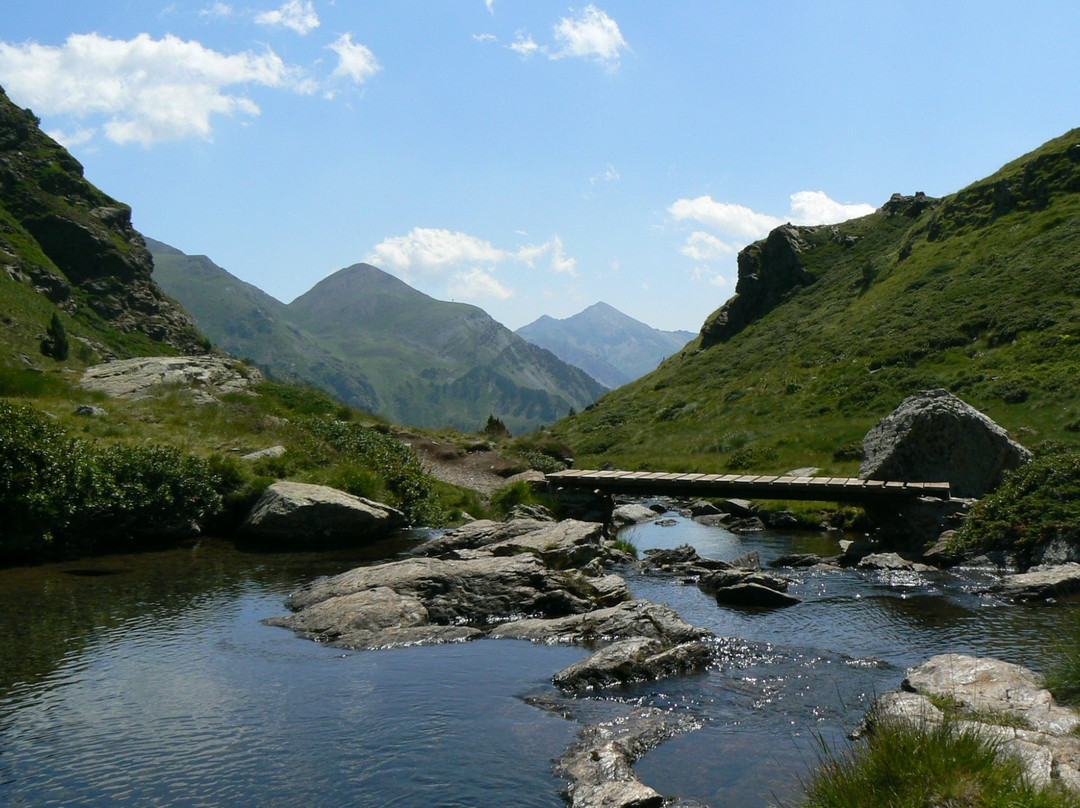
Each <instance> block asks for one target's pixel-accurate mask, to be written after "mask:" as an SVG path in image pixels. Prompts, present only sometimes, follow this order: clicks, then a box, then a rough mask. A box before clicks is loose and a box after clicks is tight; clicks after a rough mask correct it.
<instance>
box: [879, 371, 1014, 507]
mask: <svg viewBox="0 0 1080 808" xmlns="http://www.w3.org/2000/svg"><path fill="white" fill-rule="evenodd" d="M863 451H864V453H865V457H866V459H865V460H864V461H863V463H862V467H861V468H860V469H859V476H860V477H861V478H862V479H864V480H910V481H917V482H948V483H949V484H950V486H951V487H952V494H953V496H954V497H974V498H979V497H982V496H984V495H986V494H987V493H989V492H990V491H992V490H993V489H994V488H995V487H996V486H997V484H998V483H999V482H1000V481H1001V477H1002V475H1003V474H1004V473H1005V472H1006V471H1008V470H1010V469H1015V468H1018V467H1019V466H1021V465H1023V464H1024V463H1026V462H1028V461H1029V460H1030V459H1031V452H1029V451H1028V450H1027V449H1025V448H1024V447H1023V446H1021V445H1020V444H1018V443H1016V442H1015V441H1013V440H1012V439H1011V438H1010V437H1009V435H1008V433H1007V432H1005V430H1004V429H1002V428H1001V427H1000V426H998V425H997V424H996V423H994V422H993V421H992V420H990V419H989V418H987V417H986V416H985V415H983V414H982V413H981V412H979V411H978V410H976V409H975V408H974V407H971V406H969V405H968V404H966V403H964V402H963V401H961V400H960V399H959V398H957V397H956V396H954V395H952V394H951V393H949V392H948V391H946V390H942V389H938V390H926V391H923V392H921V393H916V394H915V395H913V396H909V397H908V398H906V399H904V400H903V401H902V402H901V403H900V406H899V407H897V408H896V409H895V410H894V411H893V412H892V413H891V414H889V415H888V416H886V417H885V418H883V419H882V420H881V421H879V422H878V423H877V425H875V426H874V427H873V428H872V429H871V430H870V431H869V432H867V433H866V437H864V438H863Z"/></svg>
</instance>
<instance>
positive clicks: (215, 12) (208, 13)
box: [199, 3, 233, 18]
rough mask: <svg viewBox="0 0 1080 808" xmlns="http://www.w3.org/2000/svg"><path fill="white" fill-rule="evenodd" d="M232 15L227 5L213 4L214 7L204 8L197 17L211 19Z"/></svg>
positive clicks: (230, 8)
mask: <svg viewBox="0 0 1080 808" xmlns="http://www.w3.org/2000/svg"><path fill="white" fill-rule="evenodd" d="M232 13H233V9H232V6H230V5H229V4H228V3H214V5H212V6H207V7H206V8H204V9H202V10H201V11H199V16H200V17H211V18H224V17H231V16H232Z"/></svg>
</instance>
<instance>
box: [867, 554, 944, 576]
mask: <svg viewBox="0 0 1080 808" xmlns="http://www.w3.org/2000/svg"><path fill="white" fill-rule="evenodd" d="M855 566H856V567H857V568H858V569H861V570H891V571H895V572H935V571H936V568H935V567H931V566H929V565H928V564H919V563H918V562H915V561H909V560H908V559H906V558H903V557H902V556H900V555H898V554H896V553H871V554H870V555H866V556H863V557H862V558H860V559H859V563H858V564H856V565H855Z"/></svg>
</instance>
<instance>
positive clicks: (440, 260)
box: [364, 227, 577, 279]
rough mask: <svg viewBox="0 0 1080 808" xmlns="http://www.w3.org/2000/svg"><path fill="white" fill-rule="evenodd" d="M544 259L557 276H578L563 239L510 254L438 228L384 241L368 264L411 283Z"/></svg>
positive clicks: (531, 246)
mask: <svg viewBox="0 0 1080 808" xmlns="http://www.w3.org/2000/svg"><path fill="white" fill-rule="evenodd" d="M544 256H548V257H549V258H550V268H551V270H552V271H553V272H556V273H560V274H564V275H575V274H577V259H575V258H572V257H570V256H567V255H566V248H565V246H564V245H563V241H562V239H561V238H560V237H559V236H554V237H553V238H551V239H550V240H549V241H546V242H544V243H543V244H527V245H525V246H523V247H518V248H517V249H514V250H508V249H502V248H499V247H496V246H495V245H493V244H492V243H491V242H490V241H485V240H484V239H480V238H477V237H476V236H470V235H469V234H468V233H461V232H457V231H452V230H444V229H440V228H434V227H414V228H413V229H412V230H410V231H409V233H408V234H407V235H404V236H394V237H392V238H388V239H384V240H383V241H382V242H380V243H379V244H376V245H375V247H374V248H373V249H372V251H371V252H370V253H368V255H367V257H365V258H364V260H365V261H367V262H368V263H370V264H374V265H376V266H379V267H382V268H383V269H386V270H389V271H391V272H395V273H396V274H398V275H400V276H402V277H404V278H406V279H407V278H409V277H410V276H411V275H414V274H419V275H424V276H428V277H435V276H440V275H445V274H447V273H450V272H453V271H454V270H460V269H461V268H462V267H470V268H471V269H473V270H475V267H476V265H477V264H482V265H484V264H486V265H489V266H497V265H499V264H524V265H525V266H528V267H533V268H534V267H535V266H536V262H537V260H538V259H540V258H542V257H544ZM459 275H460V272H459ZM455 277H457V276H455Z"/></svg>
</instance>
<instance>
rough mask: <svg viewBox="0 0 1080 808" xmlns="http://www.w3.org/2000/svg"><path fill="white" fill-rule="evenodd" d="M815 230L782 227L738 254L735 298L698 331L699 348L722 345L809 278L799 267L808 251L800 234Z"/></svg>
mask: <svg viewBox="0 0 1080 808" xmlns="http://www.w3.org/2000/svg"><path fill="white" fill-rule="evenodd" d="M816 229H817V228H813V227H795V226H794V225H790V224H785V225H781V226H780V227H778V228H776V229H775V230H773V231H772V232H771V233H769V236H768V238H766V239H765V240H764V241H756V242H754V243H753V244H751V245H750V246H749V247H747V248H745V249H744V250H743V251H742V252H740V253H739V280H738V282H737V283H736V284H735V296H734V297H733V298H731V300H729V301H728V302H727V303H725V304H724V305H723V306H722V307H721V308H720V309H719V310H718V311H716V312H715V313H714V314H712V315H711V316H710V317H709V319H708V320H706V321H705V325H704V326H702V328H701V346H702V347H703V348H708V347H709V346H711V345H715V344H716V343H718V342H726V341H727V340H729V339H731V338H732V337H733V336H735V335H736V334H738V333H739V332H740V331H742V330H743V329H744V328H746V326H748V325H749V324H750V323H752V322H754V321H755V320H757V319H760V318H761V317H763V316H764V315H765V314H767V313H768V312H769V311H771V310H772V309H774V308H776V306H778V305H779V304H780V303H781V302H782V301H783V300H784V296H785V295H786V294H787V293H788V292H790V291H791V290H792V289H794V288H796V287H798V286H807V285H809V284H810V283H812V282H813V277H811V275H810V274H809V273H808V272H807V271H806V270H805V269H804V268H803V263H802V254H803V253H804V252H805V251H806V250H807V249H809V246H808V244H807V242H806V240H805V239H804V238H803V236H804V234H808V233H813V232H815V230H816Z"/></svg>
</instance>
